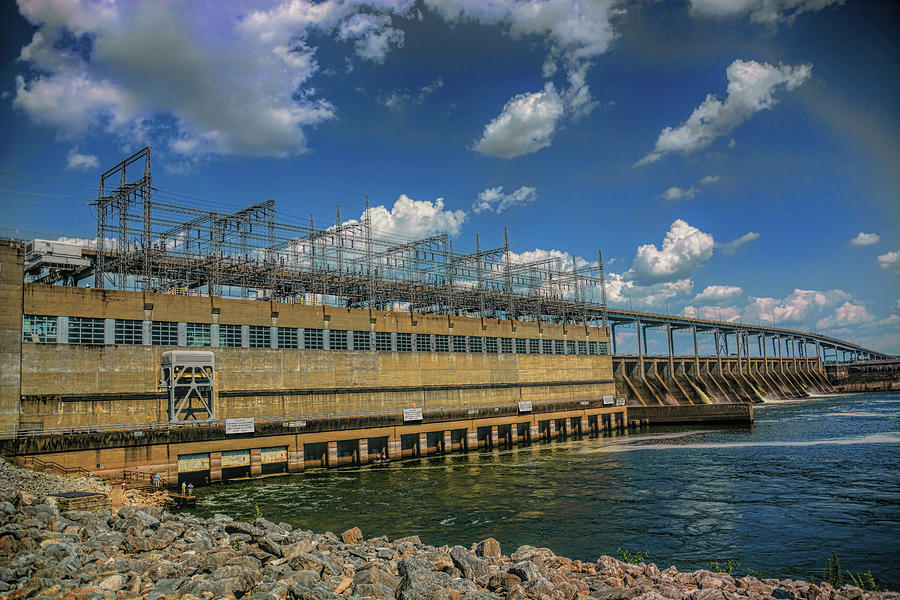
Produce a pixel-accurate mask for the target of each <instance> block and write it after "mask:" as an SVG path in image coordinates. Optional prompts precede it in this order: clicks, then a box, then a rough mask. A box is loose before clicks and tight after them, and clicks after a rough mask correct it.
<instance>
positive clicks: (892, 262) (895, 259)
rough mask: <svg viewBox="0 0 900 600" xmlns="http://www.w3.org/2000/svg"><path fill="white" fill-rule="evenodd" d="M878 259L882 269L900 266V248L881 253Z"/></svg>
mask: <svg viewBox="0 0 900 600" xmlns="http://www.w3.org/2000/svg"><path fill="white" fill-rule="evenodd" d="M876 261H877V262H878V266H879V267H881V268H882V269H896V268H900V250H895V251H894V252H886V253H885V254H882V255H880V256H879V257H878V258H877V259H876Z"/></svg>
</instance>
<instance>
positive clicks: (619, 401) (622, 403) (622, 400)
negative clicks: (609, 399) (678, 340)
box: [616, 396, 625, 406]
mask: <svg viewBox="0 0 900 600" xmlns="http://www.w3.org/2000/svg"><path fill="white" fill-rule="evenodd" d="M616 406H625V396H619V397H617V398H616Z"/></svg>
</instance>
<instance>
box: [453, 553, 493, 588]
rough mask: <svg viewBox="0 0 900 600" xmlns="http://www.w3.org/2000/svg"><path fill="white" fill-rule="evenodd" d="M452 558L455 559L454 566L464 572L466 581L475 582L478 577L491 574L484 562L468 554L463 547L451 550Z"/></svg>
mask: <svg viewBox="0 0 900 600" xmlns="http://www.w3.org/2000/svg"><path fill="white" fill-rule="evenodd" d="M450 558H452V559H453V565H454V566H455V567H456V568H457V569H459V570H460V571H462V573H463V575H465V577H466V579H473V580H474V579H475V578H477V577H481V576H485V575H489V574H490V571H489V570H488V568H487V565H485V564H484V561H483V560H481V559H480V558H478V557H476V556H472V555H471V554H469V553H468V552H466V549H465V548H463V547H462V546H454V547H453V548H451V549H450Z"/></svg>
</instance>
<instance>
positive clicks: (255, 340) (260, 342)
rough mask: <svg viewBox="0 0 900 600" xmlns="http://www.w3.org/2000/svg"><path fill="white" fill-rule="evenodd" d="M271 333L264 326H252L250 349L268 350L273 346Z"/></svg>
mask: <svg viewBox="0 0 900 600" xmlns="http://www.w3.org/2000/svg"><path fill="white" fill-rule="evenodd" d="M271 333H272V330H271V329H270V328H268V327H266V326H264V325H251V326H250V336H249V342H250V344H249V345H250V347H251V348H268V347H269V346H271V345H272V336H271ZM189 345H190V344H189Z"/></svg>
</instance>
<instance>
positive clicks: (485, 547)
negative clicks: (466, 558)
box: [475, 538, 500, 557]
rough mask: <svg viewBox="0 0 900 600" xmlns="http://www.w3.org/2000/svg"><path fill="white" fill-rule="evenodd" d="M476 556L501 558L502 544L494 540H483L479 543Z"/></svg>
mask: <svg viewBox="0 0 900 600" xmlns="http://www.w3.org/2000/svg"><path fill="white" fill-rule="evenodd" d="M475 554H477V555H478V556H481V557H485V556H494V557H499V556H500V542H498V541H497V540H495V539H494V538H488V539H486V540H482V541H480V542H478V545H477V546H476V547H475Z"/></svg>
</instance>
